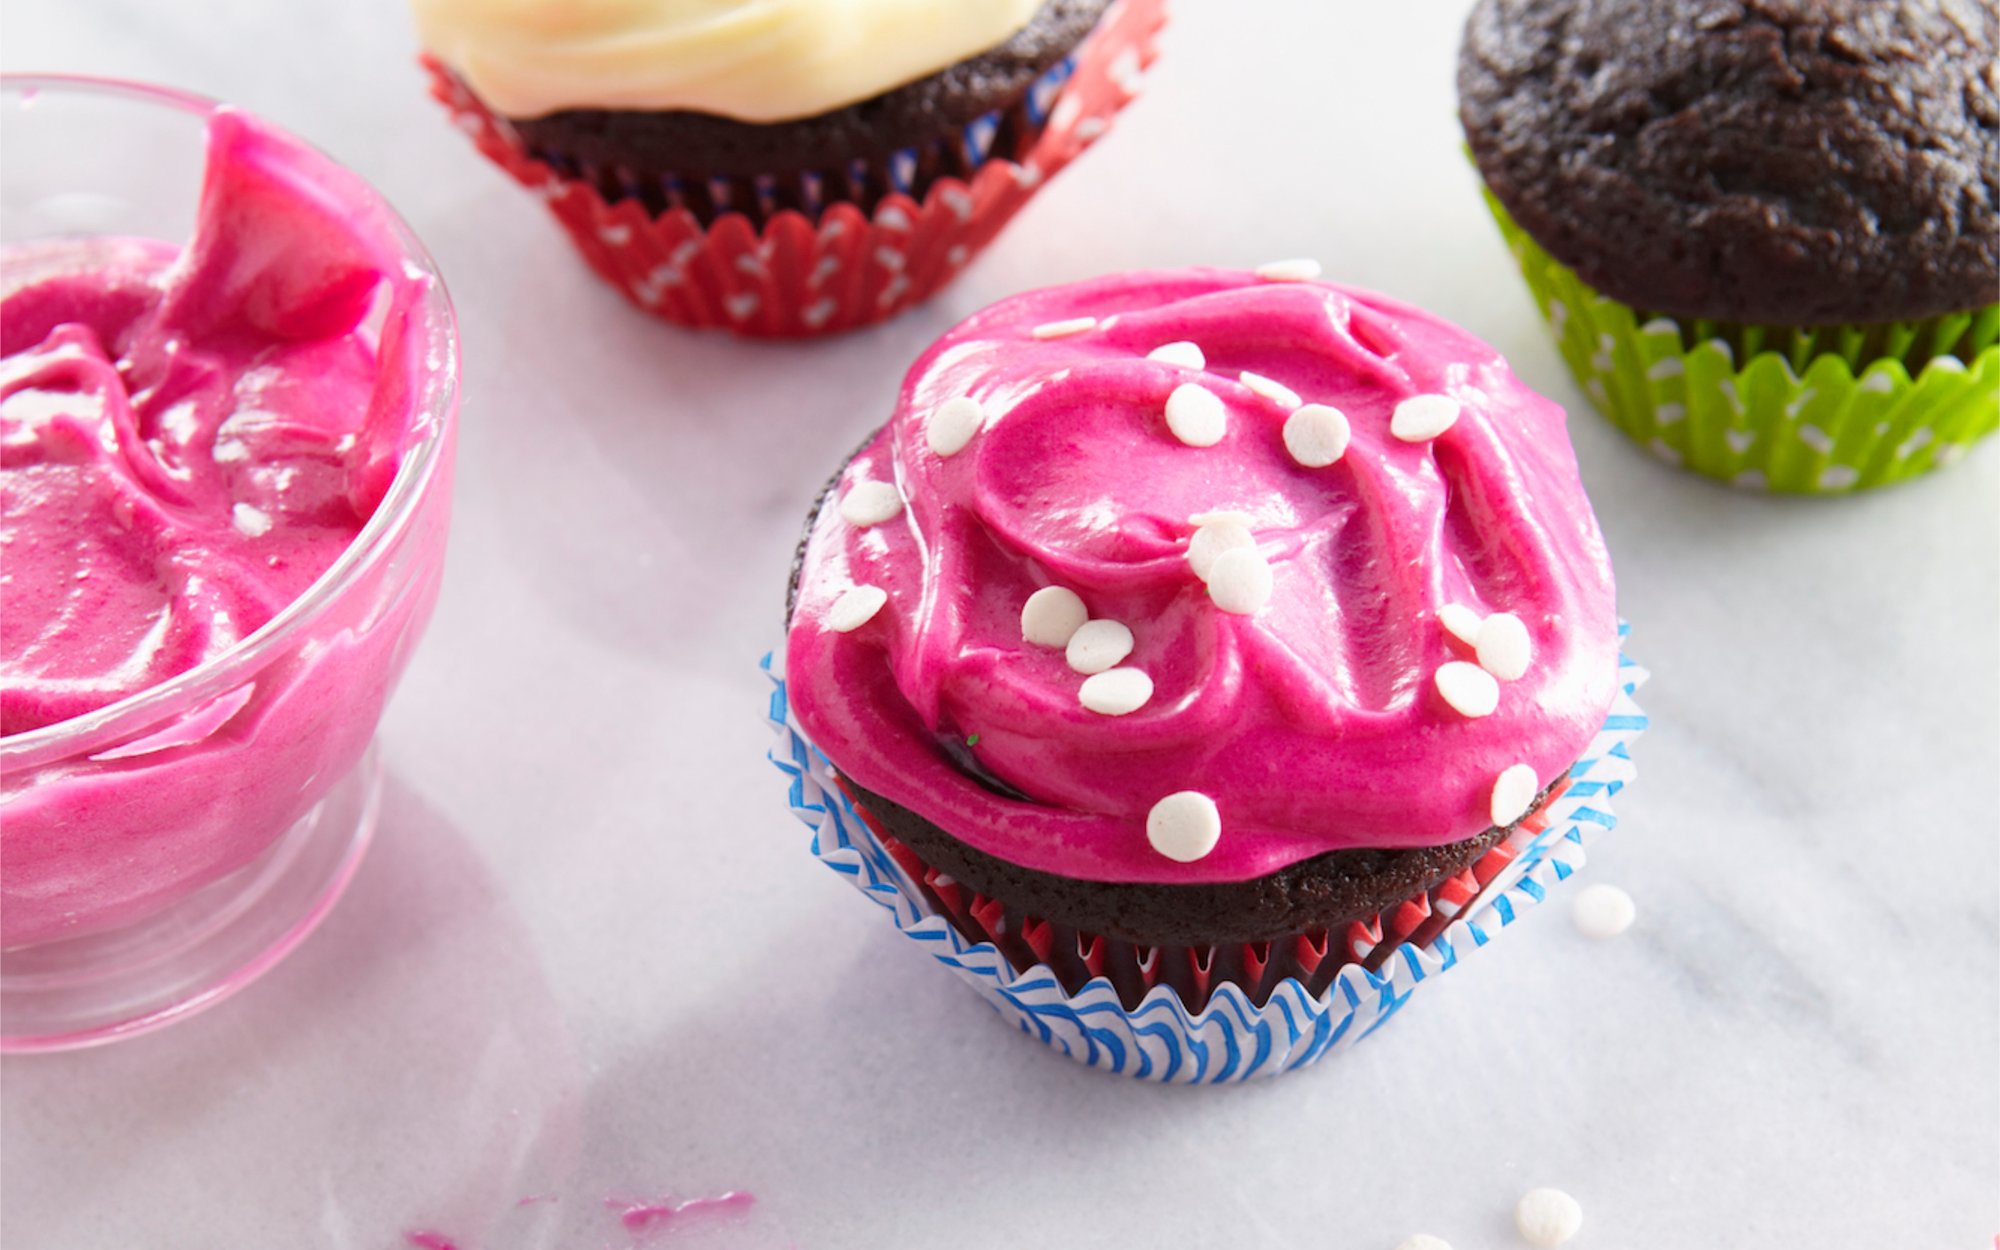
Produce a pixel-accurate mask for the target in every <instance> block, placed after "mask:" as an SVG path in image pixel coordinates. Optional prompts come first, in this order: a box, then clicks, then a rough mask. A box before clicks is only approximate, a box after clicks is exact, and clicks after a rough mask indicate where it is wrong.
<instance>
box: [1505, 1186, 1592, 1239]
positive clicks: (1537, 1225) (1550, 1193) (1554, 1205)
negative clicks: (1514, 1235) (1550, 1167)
mask: <svg viewBox="0 0 2000 1250" xmlns="http://www.w3.org/2000/svg"><path fill="white" fill-rule="evenodd" d="M1514 1227H1515V1229H1516V1230H1517V1231H1519V1232H1520V1234H1521V1239H1522V1240H1523V1241H1526V1242H1527V1243H1528V1244H1529V1245H1531V1246H1535V1247H1538V1248H1539V1250H1555V1247H1557V1246H1560V1245H1562V1244H1563V1243H1564V1242H1566V1241H1568V1240H1569V1239H1570V1238H1572V1237H1574V1236H1576V1233H1577V1230H1578V1229H1580V1228H1582V1227H1583V1208H1582V1207H1580V1206H1578V1205H1577V1201H1576V1199H1574V1198H1572V1197H1570V1196H1569V1195H1568V1194H1566V1193H1564V1192H1563V1191H1562V1190H1560V1189H1531V1190H1529V1191H1528V1192H1527V1193H1525V1194H1523V1195H1521V1201H1520V1202H1518V1203H1516V1204H1515V1205H1514Z"/></svg>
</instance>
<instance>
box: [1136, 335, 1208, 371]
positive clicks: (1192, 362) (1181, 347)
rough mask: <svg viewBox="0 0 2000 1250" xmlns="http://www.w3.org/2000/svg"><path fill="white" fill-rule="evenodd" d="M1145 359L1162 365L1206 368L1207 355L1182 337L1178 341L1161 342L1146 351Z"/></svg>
mask: <svg viewBox="0 0 2000 1250" xmlns="http://www.w3.org/2000/svg"><path fill="white" fill-rule="evenodd" d="M1146 359H1148V360H1152V361H1157V362H1159V363H1160V364H1163V365H1179V366H1180V367H1181V368H1183V369H1206V368H1208V357H1206V356H1204V355H1202V354H1201V348H1199V347H1196V346H1195V345H1194V344H1193V343H1190V342H1188V341H1186V340H1185V339H1183V340H1182V341H1180V342H1178V343H1162V344H1160V345H1159V346H1158V347H1155V348H1154V349H1153V350H1152V351H1150V352H1147V353H1146Z"/></svg>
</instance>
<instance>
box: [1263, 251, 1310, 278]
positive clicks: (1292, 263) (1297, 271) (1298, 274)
mask: <svg viewBox="0 0 2000 1250" xmlns="http://www.w3.org/2000/svg"><path fill="white" fill-rule="evenodd" d="M1319 275H1320V267H1319V262H1318V261H1316V260H1312V259H1310V258H1307V257H1303V256H1302V257H1299V258H1298V259H1296V260H1274V261H1272V262H1270V263H1269V264H1266V265H1259V266H1257V276H1258V277H1260V278H1262V279H1264V281H1266V282H1311V281H1312V280H1313V279H1314V278H1317V277H1319Z"/></svg>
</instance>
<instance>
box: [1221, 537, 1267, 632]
mask: <svg viewBox="0 0 2000 1250" xmlns="http://www.w3.org/2000/svg"><path fill="white" fill-rule="evenodd" d="M1207 580H1208V597H1209V598H1210V599H1213V600H1214V601H1215V606H1216V607H1218V608H1221V609H1222V610H1223V611H1224V612H1233V613H1235V614H1236V615H1238V616H1255V615H1256V614H1257V613H1259V612H1261V611H1263V610H1264V605H1265V604H1267V603H1269V602H1271V591H1272V588H1273V584H1274V583H1273V579H1272V576H1271V565H1270V563H1269V562H1268V561H1266V560H1265V559H1264V553H1263V552H1261V551H1258V550H1257V549H1256V548H1254V547H1251V548H1242V547H1239V548H1237V549H1235V550H1234V551H1225V552H1223V553H1222V554H1221V555H1219V556H1217V557H1216V559H1215V565H1214V567H1212V568H1211V569H1209V571H1208V579H1207Z"/></svg>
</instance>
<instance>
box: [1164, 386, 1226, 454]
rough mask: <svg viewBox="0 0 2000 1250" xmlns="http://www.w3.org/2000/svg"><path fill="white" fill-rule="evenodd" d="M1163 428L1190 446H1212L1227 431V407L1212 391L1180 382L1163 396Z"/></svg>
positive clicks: (1219, 440)
mask: <svg viewBox="0 0 2000 1250" xmlns="http://www.w3.org/2000/svg"><path fill="white" fill-rule="evenodd" d="M1167 428H1168V429H1169V430H1172V431H1173V434H1174V437H1175V438H1177V439H1179V440H1181V441H1182V442H1183V443H1186V444H1187V445H1188V446H1190V447H1213V446H1215V445H1216V444H1217V443H1219V442H1221V441H1222V436H1223V435H1224V434H1227V433H1228V432H1229V410H1228V409H1226V408H1224V407H1223V406H1222V399H1221V397H1220V396H1218V395H1217V394H1216V393H1215V392H1214V391H1211V390H1208V389H1206V388H1204V387H1200V386H1197V385H1195V384H1194V383H1193V382H1183V383H1181V384H1180V385H1179V386H1176V387H1175V388H1174V393H1173V394H1171V395H1169V396H1167Z"/></svg>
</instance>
